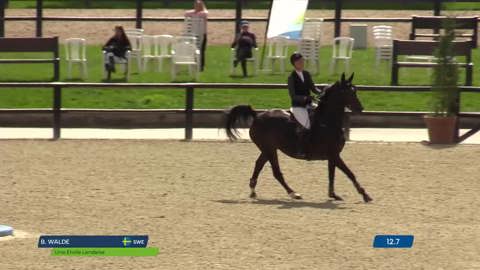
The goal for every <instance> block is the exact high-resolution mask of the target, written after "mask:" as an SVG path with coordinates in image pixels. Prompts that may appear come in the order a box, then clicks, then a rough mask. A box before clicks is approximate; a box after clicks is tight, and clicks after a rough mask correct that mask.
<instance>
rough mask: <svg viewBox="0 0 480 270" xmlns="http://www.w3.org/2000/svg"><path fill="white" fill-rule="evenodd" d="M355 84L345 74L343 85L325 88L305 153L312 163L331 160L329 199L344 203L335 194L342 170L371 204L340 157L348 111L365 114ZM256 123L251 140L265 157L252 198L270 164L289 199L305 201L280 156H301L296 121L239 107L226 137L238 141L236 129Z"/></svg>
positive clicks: (229, 120)
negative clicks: (287, 175) (337, 173)
mask: <svg viewBox="0 0 480 270" xmlns="http://www.w3.org/2000/svg"><path fill="white" fill-rule="evenodd" d="M352 80H353V74H352V76H351V77H350V78H349V79H348V80H346V79H345V74H342V77H341V80H340V81H337V82H336V83H334V84H332V85H330V86H328V87H327V88H325V90H324V94H323V96H322V97H321V98H320V102H319V105H318V106H317V107H316V108H315V109H314V112H313V120H312V126H311V131H310V132H311V135H310V143H309V145H307V146H306V147H305V149H307V159H308V160H328V180H329V185H328V196H329V197H330V198H333V199H335V200H342V198H341V197H340V196H338V195H336V194H335V190H334V181H335V168H338V169H340V170H341V171H342V172H343V173H345V174H346V175H347V176H348V178H350V180H351V181H352V183H353V185H354V186H355V188H356V189H357V191H358V193H360V194H361V195H362V197H363V200H364V201H365V202H369V201H371V200H372V198H371V197H370V196H369V195H368V194H367V192H366V191H365V189H364V188H362V186H361V185H360V183H358V181H357V179H356V177H355V175H354V174H353V173H352V171H351V170H350V169H349V168H348V167H347V165H346V164H345V162H344V161H343V160H342V158H341V157H340V152H341V151H342V150H343V147H344V146H345V138H344V134H343V119H344V115H345V108H348V109H350V110H351V111H352V112H354V113H358V112H362V111H363V107H362V104H361V103H360V101H359V99H358V97H357V94H356V88H355V86H354V85H353V84H352ZM252 119H253V121H252V122H251V125H250V138H251V139H252V141H253V142H254V143H255V144H256V145H257V147H258V149H260V151H261V153H260V156H259V157H258V158H257V161H256V163H255V169H254V171H253V175H252V178H251V179H250V189H251V194H250V197H251V198H255V197H256V196H257V195H256V192H255V186H256V185H257V179H258V175H259V174H260V171H261V170H262V169H263V166H264V165H265V163H266V162H267V161H269V162H270V164H271V166H272V170H273V175H274V177H275V178H276V179H277V180H278V182H279V183H280V184H281V185H282V186H283V188H285V190H286V191H287V193H288V195H289V196H290V197H292V198H294V199H302V197H301V196H300V194H298V193H296V192H294V191H293V190H292V189H291V188H290V187H289V186H288V184H287V183H286V181H285V179H284V178H283V175H282V172H281V171H280V166H279V163H278V156H277V150H280V151H282V152H283V153H285V154H286V155H288V156H290V157H292V158H299V157H297V156H296V155H297V153H298V151H297V147H298V144H297V135H296V132H295V128H296V125H297V123H295V122H294V121H292V119H291V116H290V114H289V113H288V112H286V111H284V110H269V111H266V112H264V113H261V114H258V115H257V113H256V112H255V111H254V110H253V109H252V107H251V106H250V105H239V106H235V107H233V108H232V109H231V110H230V111H229V112H228V114H227V117H226V123H225V126H226V127H225V128H226V133H227V136H228V137H229V138H230V140H235V139H237V135H238V133H237V130H236V126H237V124H238V123H239V122H241V121H244V122H247V121H249V120H252ZM302 159H305V158H302Z"/></svg>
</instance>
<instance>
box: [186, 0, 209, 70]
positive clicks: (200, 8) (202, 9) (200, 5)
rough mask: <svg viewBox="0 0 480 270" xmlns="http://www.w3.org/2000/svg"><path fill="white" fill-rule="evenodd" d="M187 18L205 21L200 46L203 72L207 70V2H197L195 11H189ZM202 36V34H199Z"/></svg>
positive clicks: (200, 0) (196, 0)
mask: <svg viewBox="0 0 480 270" xmlns="http://www.w3.org/2000/svg"><path fill="white" fill-rule="evenodd" d="M185 17H197V18H202V19H203V25H202V26H201V27H200V29H203V32H204V33H203V34H201V35H202V36H201V37H199V38H201V39H202V43H201V45H200V71H203V70H204V68H205V50H206V49H207V21H208V10H207V6H206V5H205V2H204V1H203V0H195V2H194V9H192V10H188V11H186V12H185ZM199 34H200V33H199Z"/></svg>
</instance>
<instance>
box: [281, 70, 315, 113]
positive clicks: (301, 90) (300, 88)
mask: <svg viewBox="0 0 480 270" xmlns="http://www.w3.org/2000/svg"><path fill="white" fill-rule="evenodd" d="M303 78H304V80H305V81H302V79H301V78H300V77H299V76H298V74H297V72H296V71H295V70H294V71H292V73H291V74H290V76H289V77H288V93H289V94H290V98H291V99H292V107H306V106H307V105H308V104H309V103H310V102H311V99H310V100H309V99H308V98H306V97H310V91H312V92H315V93H316V92H317V89H316V88H315V84H314V83H313V80H312V76H310V73H309V72H308V71H305V70H304V71H303Z"/></svg>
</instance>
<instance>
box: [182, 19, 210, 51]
mask: <svg viewBox="0 0 480 270" xmlns="http://www.w3.org/2000/svg"><path fill="white" fill-rule="evenodd" d="M183 27H184V28H183V35H184V36H191V37H196V38H197V39H196V45H197V48H198V49H200V47H201V46H202V43H203V38H204V35H205V32H206V31H207V29H205V19H204V18H201V17H190V16H187V17H185V21H184V25H183Z"/></svg>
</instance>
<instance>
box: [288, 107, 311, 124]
mask: <svg viewBox="0 0 480 270" xmlns="http://www.w3.org/2000/svg"><path fill="white" fill-rule="evenodd" d="M290 111H291V112H292V113H293V116H295V119H297V121H298V122H299V123H300V124H301V125H302V126H303V127H305V128H306V129H310V118H309V117H308V111H307V108H304V107H291V108H290Z"/></svg>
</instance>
